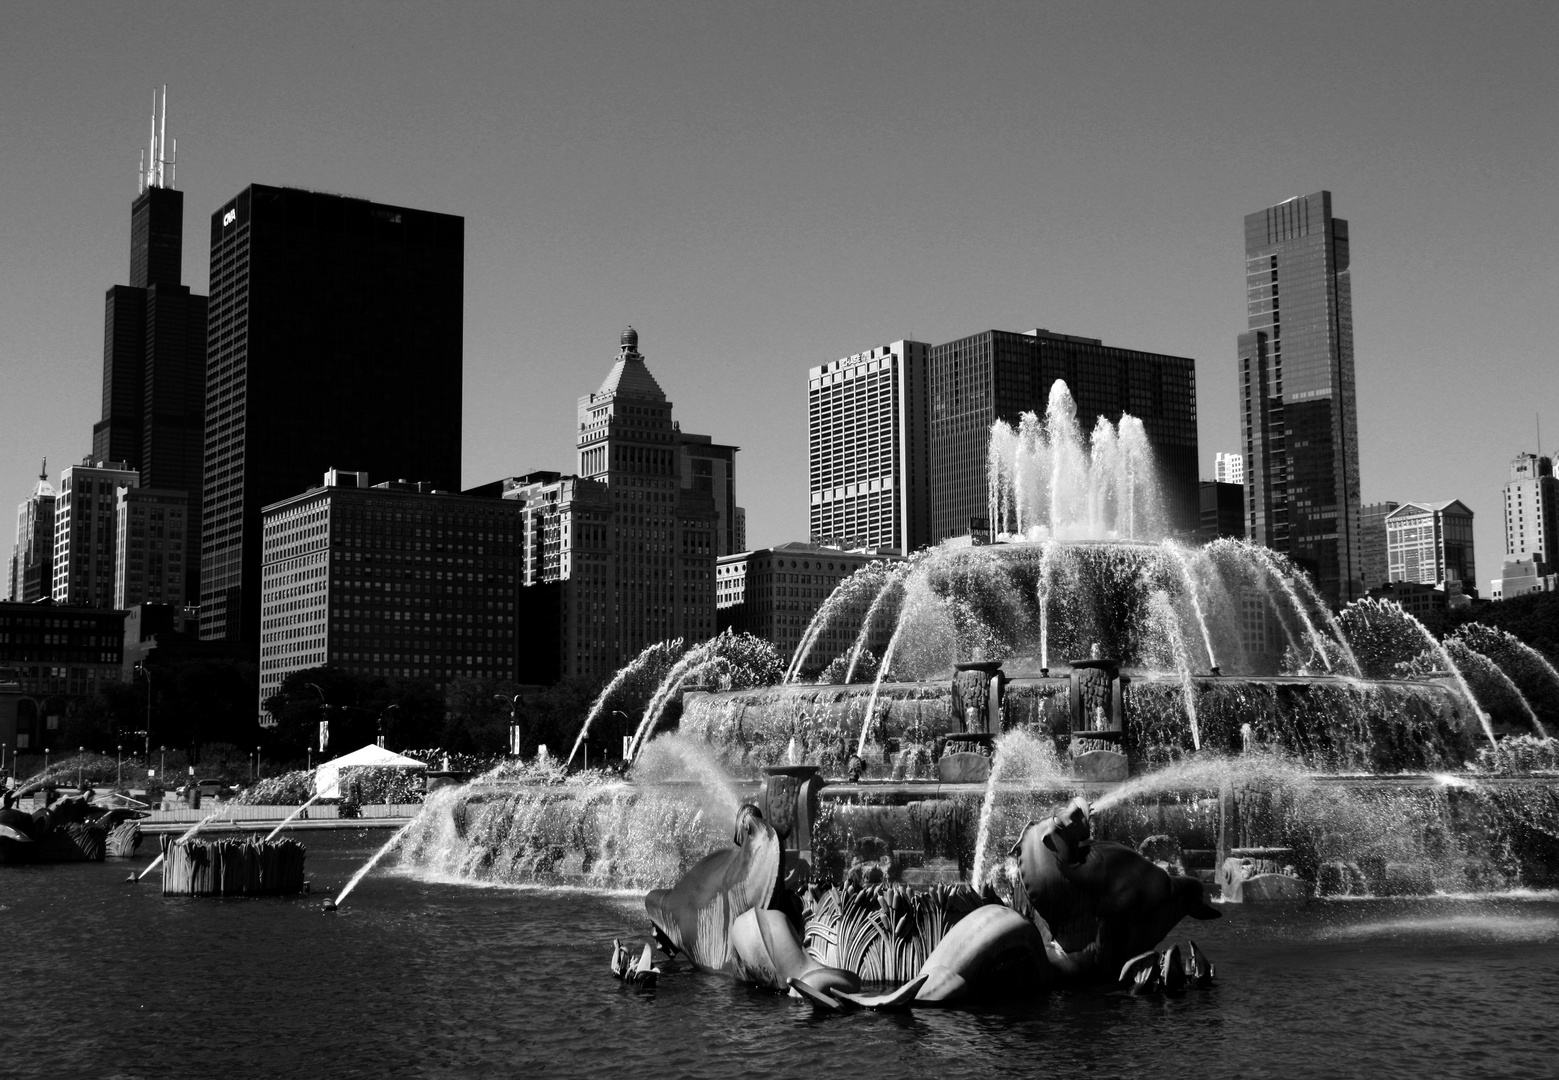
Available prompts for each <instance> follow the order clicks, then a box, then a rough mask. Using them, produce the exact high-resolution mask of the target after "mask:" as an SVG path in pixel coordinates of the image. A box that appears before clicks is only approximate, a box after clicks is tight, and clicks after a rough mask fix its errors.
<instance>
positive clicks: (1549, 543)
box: [1504, 454, 1559, 566]
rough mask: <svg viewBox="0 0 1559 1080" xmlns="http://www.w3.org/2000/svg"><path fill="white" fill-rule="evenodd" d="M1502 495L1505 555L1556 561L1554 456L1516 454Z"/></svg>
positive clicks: (1558, 507)
mask: <svg viewBox="0 0 1559 1080" xmlns="http://www.w3.org/2000/svg"><path fill="white" fill-rule="evenodd" d="M1504 495H1505V500H1504V501H1505V557H1506V558H1507V559H1527V560H1533V559H1535V560H1537V561H1538V562H1545V563H1548V564H1549V565H1550V566H1552V565H1554V564H1556V563H1559V477H1555V476H1554V462H1553V459H1552V458H1549V457H1540V456H1539V455H1537V454H1517V455H1516V457H1515V460H1514V461H1512V462H1511V463H1510V479H1509V480H1507V481H1506V482H1505V492H1504Z"/></svg>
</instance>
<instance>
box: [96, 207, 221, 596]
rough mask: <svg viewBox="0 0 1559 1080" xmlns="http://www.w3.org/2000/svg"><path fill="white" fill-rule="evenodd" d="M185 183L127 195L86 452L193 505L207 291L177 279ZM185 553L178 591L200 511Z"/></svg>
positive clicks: (190, 573) (192, 558)
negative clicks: (126, 241)
mask: <svg viewBox="0 0 1559 1080" xmlns="http://www.w3.org/2000/svg"><path fill="white" fill-rule="evenodd" d="M183 247H184V193H183V192H182V191H176V190H174V189H173V188H170V187H158V186H153V185H148V186H147V187H146V188H145V189H144V190H142V192H141V194H140V195H138V196H137V197H136V199H135V201H134V202H133V203H131V204H130V284H129V285H115V286H114V287H113V288H111V289H109V290H108V296H107V298H106V300H105V304H104V307H105V310H104V318H103V418H102V419H101V420H99V421H98V422H97V423H96V424H95V425H93V428H92V460H94V461H123V462H125V463H126V464H128V465H130V466H131V467H132V468H134V469H137V470H139V471H140V474H141V486H142V487H152V488H165V489H169V490H176V491H183V492H185V493H186V494H187V495H188V496H189V498H190V505H191V507H197V508H198V507H199V505H200V483H201V471H202V467H203V459H204V441H205V406H206V298H205V297H204V296H197V295H195V294H194V293H191V292H190V291H189V287H188V286H187V285H182V284H180V281H179V279H180V276H181V275H180V264H181V262H182V261H183ZM190 517H191V521H192V522H193V523H194V525H193V527H192V529H191V532H192V534H193V535H192V536H191V538H190V542H189V545H190V550H189V551H188V552H186V553H183V558H184V564H185V568H186V570H185V595H186V596H188V597H190V598H191V599H192V600H193V598H194V597H196V596H197V595H199V586H198V580H199V573H200V560H199V557H198V554H197V553H198V552H199V550H200V546H199V545H200V539H199V538H200V533H199V528H198V524H199V513H198V512H193V513H192V514H191V515H190Z"/></svg>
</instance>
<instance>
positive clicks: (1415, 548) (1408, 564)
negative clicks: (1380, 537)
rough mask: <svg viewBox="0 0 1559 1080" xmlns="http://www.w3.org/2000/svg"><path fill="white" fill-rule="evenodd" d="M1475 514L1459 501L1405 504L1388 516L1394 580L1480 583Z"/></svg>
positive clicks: (1390, 572)
mask: <svg viewBox="0 0 1559 1080" xmlns="http://www.w3.org/2000/svg"><path fill="white" fill-rule="evenodd" d="M1472 517H1473V514H1472V511H1471V510H1469V509H1468V508H1467V506H1466V504H1465V503H1463V502H1461V501H1460V500H1457V499H1452V500H1450V501H1449V502H1423V503H1420V502H1409V503H1403V504H1402V505H1401V506H1399V507H1397V508H1396V509H1395V510H1393V511H1391V513H1389V514H1387V515H1386V564H1387V565H1386V571H1387V576H1388V579H1389V580H1390V581H1393V582H1399V581H1406V582H1417V583H1419V584H1422V585H1439V584H1442V583H1444V582H1446V581H1453V582H1458V583H1461V584H1463V585H1464V586H1466V587H1472V586H1474V585H1475V584H1476V582H1477V566H1476V564H1475V561H1474V558H1473V545H1472Z"/></svg>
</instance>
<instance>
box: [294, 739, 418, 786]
mask: <svg viewBox="0 0 1559 1080" xmlns="http://www.w3.org/2000/svg"><path fill="white" fill-rule="evenodd" d="M358 766H366V767H369V768H385V767H389V768H393V769H426V768H427V767H428V766H427V763H426V762H422V761H418V760H417V759H416V758H409V757H404V756H402V755H401V754H397V753H394V752H393V751H390V750H386V749H384V748H383V747H381V746H375V745H374V744H373V743H369V744H368V745H367V746H365V747H363V748H362V749H361V750H353V751H352V752H351V753H350V754H344V755H342V756H341V757H338V758H336V759H335V760H333V761H327V762H325V763H324V764H322V765H319V766H317V767H316V768H315V769H314V792H315V794H317V795H318V796H319V797H320V798H321V799H339V798H340V797H341V770H342V769H351V768H354V767H358Z"/></svg>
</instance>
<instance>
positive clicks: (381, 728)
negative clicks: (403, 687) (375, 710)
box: [378, 703, 400, 750]
mask: <svg viewBox="0 0 1559 1080" xmlns="http://www.w3.org/2000/svg"><path fill="white" fill-rule="evenodd" d="M399 708H400V705H399V703H397V704H395V705H386V706H385V707H384V708H383V709H382V710H380V712H379V740H378V741H379V749H380V750H383V749H384V748H385V747H384V718H385V717H386V716H388V715H389V714H390V710H391V709H399Z"/></svg>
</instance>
